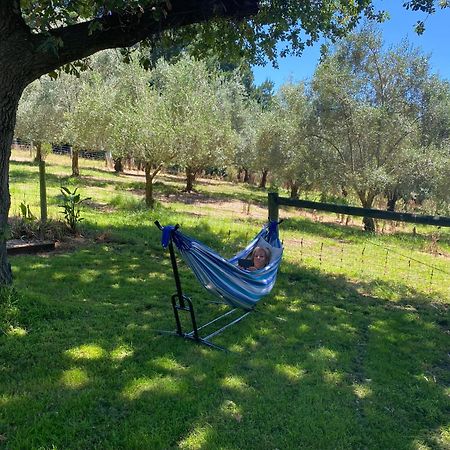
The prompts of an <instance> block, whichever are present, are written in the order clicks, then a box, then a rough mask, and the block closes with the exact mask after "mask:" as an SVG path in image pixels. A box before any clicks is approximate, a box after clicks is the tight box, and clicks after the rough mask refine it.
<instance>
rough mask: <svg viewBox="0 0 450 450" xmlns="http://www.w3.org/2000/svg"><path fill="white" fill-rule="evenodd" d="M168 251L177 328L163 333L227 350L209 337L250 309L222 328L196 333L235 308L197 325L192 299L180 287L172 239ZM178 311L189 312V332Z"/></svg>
mask: <svg viewBox="0 0 450 450" xmlns="http://www.w3.org/2000/svg"><path fill="white" fill-rule="evenodd" d="M169 253H170V261H171V263H172V270H173V277H174V279H175V285H176V288H177V293H176V294H174V295H172V299H171V302H172V310H173V315H174V317H175V324H176V327H177V330H176V331H175V332H173V331H168V332H163V333H164V334H172V335H175V336H179V337H182V338H184V339H190V340H193V341H195V342H197V343H199V344H203V345H206V346H208V347H212V348H216V349H218V350H225V351H227V349H226V348H224V347H221V346H219V345H216V344H214V343H212V342H210V341H209V339H211V338H213V337H214V336H217V335H218V334H220V333H222V331H224V330H226V329H227V328H228V327H230V326H232V325H234V324H236V323H238V322H240V321H241V320H242V319H243V318H244V317H246V316H248V315H249V314H250V312H251V311H246V312H245V313H244V314H242V315H241V316H239V317H238V318H237V319H235V320H233V321H232V322H229V323H228V324H226V325H224V326H223V327H222V328H220V329H219V330H217V331H214V332H213V333H211V334H209V335H208V336H206V337H201V336H200V335H199V333H198V332H199V330H201V329H203V328H206V327H207V326H209V325H211V324H213V323H214V322H217V321H218V320H220V319H223V318H224V317H227V316H228V315H230V314H232V313H234V312H235V311H237V308H233V309H232V310H230V311H227V312H226V313H224V314H221V315H220V316H218V317H216V318H215V319H213V320H211V321H210V322H208V323H205V324H204V325H202V326H200V327H198V326H197V320H196V318H195V312H194V305H193V304H192V300H191V299H190V298H189V297H187V296H185V295H184V294H183V290H182V288H181V280H180V275H179V273H178V266H177V260H176V256H175V251H174V248H173V242H172V239H171V240H170V241H169ZM179 311H186V312H189V314H190V318H191V323H192V331H190V332H189V333H184V332H183V328H182V325H181V320H180V314H179Z"/></svg>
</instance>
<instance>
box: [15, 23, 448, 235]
mask: <svg viewBox="0 0 450 450" xmlns="http://www.w3.org/2000/svg"><path fill="white" fill-rule="evenodd" d="M89 64H90V67H91V70H88V71H86V72H83V73H82V74H81V76H80V78H75V77H73V76H69V75H66V74H64V73H63V74H61V75H60V77H59V78H57V79H56V80H52V79H50V78H48V77H44V78H42V79H40V80H38V81H36V82H35V83H33V84H32V85H30V86H29V88H28V89H27V90H26V91H25V93H24V95H23V98H22V101H21V104H20V107H19V112H18V120H17V127H16V136H17V137H20V138H22V139H29V140H32V141H33V142H34V144H35V146H36V148H37V149H38V153H39V154H38V158H43V157H45V152H48V151H49V149H50V148H51V143H69V144H70V145H71V147H72V157H73V163H72V171H73V175H74V176H77V175H79V169H78V163H77V158H78V152H79V151H81V150H83V149H84V150H85V149H89V150H91V151H92V150H97V151H106V152H107V153H110V154H111V155H112V158H113V159H114V161H115V164H116V168H117V170H120V169H121V162H123V161H124V160H127V161H132V162H133V164H135V166H136V167H139V168H141V169H142V170H144V171H145V175H146V203H147V205H149V206H152V205H153V203H154V199H153V189H152V186H153V181H154V179H155V177H156V175H157V174H158V172H159V171H160V170H161V169H162V168H163V167H177V168H179V170H182V171H184V173H185V175H186V190H187V191H190V190H192V189H193V187H194V184H195V179H196V176H197V175H198V174H199V173H202V172H203V173H204V172H214V173H216V174H220V175H223V176H225V175H226V176H228V177H229V178H230V180H232V181H240V182H253V183H258V185H259V186H260V187H261V188H265V187H266V186H267V183H268V182H269V183H271V187H272V188H276V187H284V188H286V189H288V191H289V193H290V195H291V196H292V197H294V198H295V197H298V196H299V195H304V194H305V193H310V192H314V193H316V194H317V193H318V195H320V197H321V200H326V201H340V202H349V203H360V204H361V206H363V207H366V208H371V207H374V206H377V207H382V208H387V209H389V210H396V209H409V210H411V209H414V210H420V211H421V212H424V213H432V214H434V213H438V214H444V215H448V214H449V211H450V206H449V205H450V184H449V183H448V180H449V179H450V141H449V136H450V85H449V83H448V82H447V81H445V80H442V79H440V78H439V77H438V76H437V75H433V74H432V73H431V71H430V65H429V59H428V57H427V56H426V55H424V54H423V53H422V52H421V51H420V50H419V49H417V48H413V47H411V46H410V45H409V44H408V43H407V42H404V43H402V44H400V45H398V46H395V47H391V48H388V49H386V48H385V47H384V46H383V42H382V37H381V35H380V34H379V32H378V31H376V30H374V29H373V28H364V29H362V31H359V32H358V33H355V34H352V35H350V36H349V37H347V38H346V39H344V40H342V41H340V42H339V43H338V44H336V45H335V46H334V47H332V48H331V49H329V51H328V54H325V55H323V58H322V61H321V63H320V64H319V65H318V66H317V68H316V71H315V73H314V75H313V77H312V80H311V81H310V82H301V83H286V84H284V85H283V86H282V87H281V88H280V89H279V91H278V92H276V93H274V92H273V85H272V84H271V83H270V82H266V83H264V84H263V85H261V86H258V87H257V86H255V85H254V81H253V77H252V74H251V71H250V69H249V67H248V66H247V65H246V64H243V65H242V67H236V66H233V67H230V66H229V65H226V64H223V63H222V64H221V63H220V62H218V61H216V60H201V61H199V60H196V59H195V58H193V57H191V56H189V55H187V54H182V55H179V56H178V57H176V58H174V59H172V61H171V62H170V63H169V62H166V61H164V60H163V59H160V60H159V61H158V62H157V63H156V64H155V67H154V69H152V70H149V71H146V70H144V69H142V68H141V67H140V66H139V64H138V63H137V62H134V61H131V62H130V63H129V64H125V63H123V62H122V59H121V57H120V55H118V54H117V53H115V52H114V51H106V52H103V53H101V54H98V55H96V56H95V57H92V59H91V60H90V62H89ZM365 226H366V228H367V229H371V228H372V227H373V223H371V219H367V223H365Z"/></svg>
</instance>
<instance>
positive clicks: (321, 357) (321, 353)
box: [309, 347, 338, 363]
mask: <svg viewBox="0 0 450 450" xmlns="http://www.w3.org/2000/svg"><path fill="white" fill-rule="evenodd" d="M309 354H310V355H311V357H312V358H313V359H314V360H316V361H318V362H319V361H320V362H322V363H327V362H335V361H337V358H338V352H336V351H333V350H331V349H329V348H325V347H319V348H318V349H316V350H313V351H311V352H309Z"/></svg>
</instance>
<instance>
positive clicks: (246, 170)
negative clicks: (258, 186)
mask: <svg viewBox="0 0 450 450" xmlns="http://www.w3.org/2000/svg"><path fill="white" fill-rule="evenodd" d="M243 181H244V183H248V182H249V181H250V172H249V170H248V169H246V168H245V167H244V180H243Z"/></svg>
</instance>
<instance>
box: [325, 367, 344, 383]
mask: <svg viewBox="0 0 450 450" xmlns="http://www.w3.org/2000/svg"><path fill="white" fill-rule="evenodd" d="M322 377H323V381H324V382H325V383H329V384H332V385H336V386H338V385H342V384H343V382H344V380H345V375H344V374H343V373H342V372H340V371H336V370H324V371H323V375H322Z"/></svg>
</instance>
